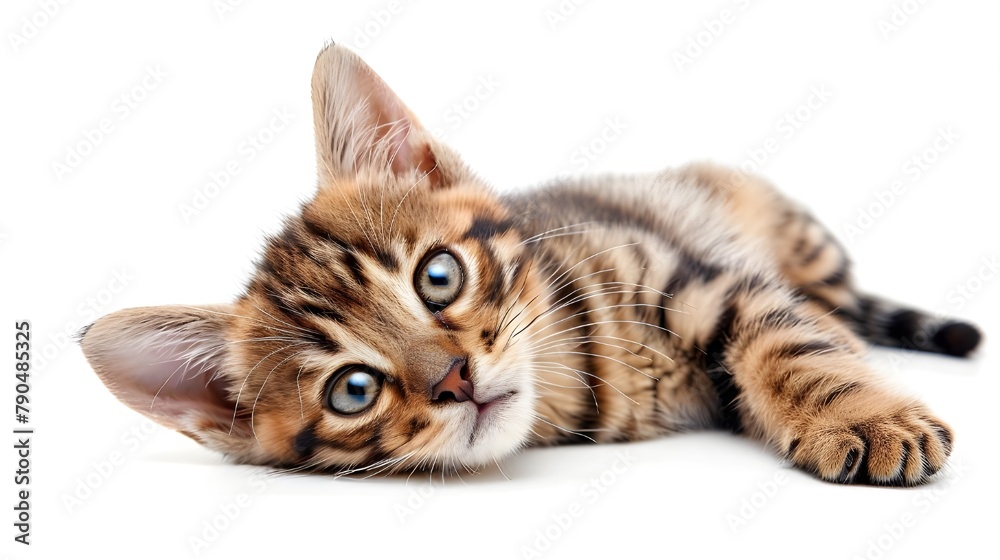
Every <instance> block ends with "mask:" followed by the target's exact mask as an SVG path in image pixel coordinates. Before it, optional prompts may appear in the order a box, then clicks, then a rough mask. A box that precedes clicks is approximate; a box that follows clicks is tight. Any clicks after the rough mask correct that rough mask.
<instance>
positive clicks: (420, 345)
mask: <svg viewBox="0 0 1000 560" xmlns="http://www.w3.org/2000/svg"><path fill="white" fill-rule="evenodd" d="M404 352H405V358H404V365H405V367H406V375H405V379H406V387H407V389H408V390H410V391H411V392H413V393H427V394H430V391H431V387H433V386H434V385H435V384H437V383H438V382H439V381H441V379H442V378H443V377H444V376H445V375H446V374H447V373H448V371H449V370H450V369H451V367H452V365H453V364H454V363H455V360H456V359H460V358H462V357H464V356H465V354H464V353H463V352H462V349H461V347H460V346H459V345H458V343H457V342H456V341H455V340H454V339H452V338H451V337H450V336H448V335H447V334H441V335H437V336H424V337H419V338H416V339H414V340H413V341H412V342H410V343H409V344H408V345H407V346H406V347H405V350H404Z"/></svg>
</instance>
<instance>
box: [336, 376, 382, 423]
mask: <svg viewBox="0 0 1000 560" xmlns="http://www.w3.org/2000/svg"><path fill="white" fill-rule="evenodd" d="M382 381H383V377H382V376H381V375H380V374H378V372H375V371H372V370H369V369H368V368H365V367H362V366H350V367H349V368H348V369H346V370H345V371H343V372H342V373H341V374H340V375H335V376H334V377H333V385H331V387H330V389H329V390H328V394H327V404H328V406H329V407H330V408H331V409H332V410H333V411H334V412H339V413H341V414H357V413H358V412H361V411H363V410H365V409H367V408H368V407H370V406H371V405H372V404H374V403H375V400H376V399H377V398H378V395H379V393H380V392H381V391H382Z"/></svg>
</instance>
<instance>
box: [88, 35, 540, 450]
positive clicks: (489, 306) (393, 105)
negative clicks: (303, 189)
mask: <svg viewBox="0 0 1000 560" xmlns="http://www.w3.org/2000/svg"><path fill="white" fill-rule="evenodd" d="M312 96H313V112H314V121H315V122H314V124H315V131H316V150H317V163H318V169H319V188H318V191H317V193H316V195H315V197H314V198H313V200H311V201H310V202H308V203H307V204H305V205H304V206H303V207H302V210H301V212H300V214H298V215H297V216H294V217H293V218H291V219H289V220H288V222H287V224H286V226H285V228H284V230H283V231H282V232H281V233H280V234H279V235H277V236H275V237H273V238H272V239H270V240H269V242H268V244H267V247H266V249H265V251H264V255H263V257H262V259H261V261H260V263H259V264H258V266H257V270H256V272H255V273H254V275H253V277H252V279H251V280H250V282H249V283H248V286H247V289H246V291H245V293H244V294H243V295H242V296H240V298H239V299H238V300H237V301H236V302H235V304H232V305H213V306H169V307H153V308H138V309H126V310H123V311H119V312H117V313H113V314H111V315H109V316H106V317H104V318H102V319H100V320H98V321H97V322H96V323H95V324H94V325H92V326H91V327H90V328H89V329H87V330H86V331H85V333H84V334H83V337H82V341H81V344H82V346H83V350H84V353H85V354H86V356H87V359H88V360H89V361H90V363H91V365H92V366H93V367H94V369H95V371H96V372H97V373H98V374H99V375H100V377H101V379H102V380H103V381H104V382H105V383H106V384H107V386H108V387H109V388H110V389H111V391H112V392H114V394H115V395H116V396H117V397H118V398H119V399H121V400H122V401H123V402H125V403H126V404H128V405H129V406H130V407H132V408H133V409H135V410H137V411H139V412H141V413H143V414H145V415H147V416H149V417H151V418H153V419H154V420H156V421H158V422H160V423H161V424H164V425H166V426H168V427H170V428H173V429H176V430H178V431H180V432H182V433H184V434H187V435H188V436H191V437H192V438H194V439H195V440H197V441H199V442H201V443H203V444H205V445H207V446H209V447H211V448H214V449H216V450H219V451H222V452H224V453H227V454H229V455H231V456H233V457H234V458H236V459H237V460H242V461H247V462H253V463H263V464H273V465H282V466H302V467H317V468H328V469H335V470H351V469H361V468H372V469H376V470H379V469H381V470H395V469H401V468H405V469H412V468H416V467H421V466H423V467H437V468H454V467H457V466H459V465H467V466H473V467H474V466H477V465H482V464H485V463H491V462H493V461H494V460H497V459H500V458H502V457H504V456H506V455H508V454H510V453H512V452H513V451H515V450H517V449H518V448H519V447H520V446H522V445H523V444H524V443H525V442H526V441H527V440H528V437H529V433H530V430H531V424H532V422H533V414H532V409H533V402H534V399H535V388H534V380H533V377H532V372H531V367H530V366H531V362H530V355H529V351H528V350H527V349H526V346H527V345H524V344H518V343H516V342H515V343H514V344H510V343H509V342H508V341H509V340H510V337H511V335H512V334H513V333H514V332H515V330H514V329H515V328H519V327H520V326H522V325H524V324H525V323H526V321H527V320H530V318H531V316H532V312H531V310H532V309H534V308H536V307H539V306H538V305H536V304H537V303H539V302H538V301H537V299H538V294H539V287H540V282H539V280H540V279H539V277H538V273H537V271H532V269H531V265H530V264H529V261H528V255H527V254H526V252H525V246H524V245H523V244H522V243H521V241H522V240H521V239H520V238H519V236H518V233H517V232H516V230H515V229H514V228H513V227H512V224H511V220H510V216H508V215H507V213H506V211H505V209H504V207H503V206H502V205H501V204H500V203H499V201H498V200H497V199H496V197H495V196H494V195H493V194H492V193H491V191H490V190H489V189H488V188H486V187H485V186H484V185H483V184H482V183H481V182H479V181H478V180H477V179H476V178H475V177H474V176H473V175H472V173H470V172H469V171H468V169H467V168H466V167H465V165H464V164H463V163H462V162H461V161H460V160H459V159H458V157H457V156H456V155H455V154H454V153H453V152H451V151H450V150H449V149H448V148H447V147H446V146H444V145H442V144H440V143H439V142H437V141H436V140H435V139H434V138H433V137H432V136H431V135H430V134H429V132H428V131H427V130H426V129H424V128H423V127H421V126H420V124H419V122H418V121H417V119H416V118H415V117H414V116H413V115H412V114H411V113H410V112H409V110H408V109H407V108H406V107H405V106H404V105H403V103H402V102H401V101H400V100H399V99H398V98H397V97H396V96H395V94H394V93H393V92H392V91H391V90H390V89H389V88H388V87H387V86H386V85H385V83H384V82H382V80H381V79H379V77H378V76H377V75H375V73H374V72H372V70H371V69H370V68H368V66H366V65H365V64H364V63H363V62H362V61H361V60H360V59H359V58H358V57H357V56H355V55H354V54H353V53H351V52H350V51H348V50H346V49H344V48H342V47H339V46H331V47H329V48H327V49H326V50H324V51H323V52H322V53H321V54H320V56H319V58H318V60H317V61H316V67H315V70H314V74H313V81H312ZM515 341H516V337H515Z"/></svg>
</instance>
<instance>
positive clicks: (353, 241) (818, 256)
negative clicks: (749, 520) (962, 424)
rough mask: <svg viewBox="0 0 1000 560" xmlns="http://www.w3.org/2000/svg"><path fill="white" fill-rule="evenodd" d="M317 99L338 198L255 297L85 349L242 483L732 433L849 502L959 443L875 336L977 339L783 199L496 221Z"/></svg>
mask: <svg viewBox="0 0 1000 560" xmlns="http://www.w3.org/2000/svg"><path fill="white" fill-rule="evenodd" d="M313 98H314V105H315V119H316V120H315V123H316V134H317V156H318V163H319V169H320V188H319V191H318V192H317V195H316V197H315V198H314V199H313V200H312V201H310V202H309V203H308V204H306V205H305V206H304V207H303V209H302V212H301V213H300V214H299V215H297V216H295V217H293V218H291V219H289V221H288V223H287V225H286V227H285V229H284V231H283V232H282V233H281V234H280V235H277V236H275V237H274V238H273V239H272V240H271V241H270V242H269V243H268V247H267V249H266V251H265V253H264V255H263V257H262V259H261V263H260V265H259V266H258V269H257V272H256V273H255V275H254V277H253V278H252V279H251V281H250V282H249V284H248V288H247V291H246V293H245V294H243V295H242V296H241V297H240V298H239V299H238V300H237V302H236V303H235V304H234V305H232V306H210V307H201V308H183V307H170V308H149V309H138V310H125V311H122V312H119V313H116V314H112V315H111V316H109V317H106V318H103V319H101V320H100V321H98V322H97V323H96V324H95V325H94V326H93V327H92V328H91V329H90V330H89V331H87V332H86V333H85V335H84V337H83V341H82V342H83V346H84V350H85V352H86V353H87V356H88V358H89V359H90V360H91V363H92V364H93V365H94V368H95V370H97V372H98V373H99V374H100V375H101V377H102V379H104V380H105V382H106V383H108V385H109V387H111V389H112V390H113V391H114V392H115V393H116V394H117V395H118V396H119V398H121V399H122V400H123V401H125V402H126V403H127V404H129V405H130V406H132V407H133V408H136V409H137V410H140V411H141V412H143V413H145V414H147V415H149V416H151V417H153V418H155V419H157V420H158V421H160V422H162V423H164V424H166V425H168V426H170V427H173V428H175V429H178V430H180V431H182V432H184V433H186V434H188V435H190V436H192V437H194V438H195V439H197V440H198V441H201V442H203V443H205V444H206V445H209V446H211V447H213V448H215V449H219V450H221V451H224V452H226V453H228V454H230V455H232V456H234V457H235V458H237V459H239V460H243V461H249V462H255V463H263V464H272V465H281V466H294V467H315V468H320V469H335V470H338V471H354V470H360V469H366V470H375V471H381V470H397V469H413V468H420V467H440V468H456V467H458V466H461V465H466V466H473V467H474V466H477V465H481V464H484V463H488V462H492V461H495V460H499V459H500V458H502V457H504V456H506V455H509V454H510V453H512V452H514V451H516V450H517V449H519V448H521V447H523V446H525V445H531V444H553V443H561V442H569V441H596V442H605V441H625V440H636V439H645V438H649V437H654V436H658V435H662V434H665V433H669V432H672V431H677V430H686V429H692V428H700V427H707V426H712V425H721V426H724V427H727V428H730V429H732V430H734V431H738V432H744V433H746V434H747V435H749V436H751V437H754V438H758V439H763V440H766V441H768V442H770V443H772V444H773V445H774V447H775V448H776V449H777V450H778V451H779V452H781V453H783V454H786V455H787V456H788V458H789V459H790V460H792V461H793V462H794V463H795V464H797V465H799V466H801V467H803V468H805V469H807V470H810V471H812V472H814V473H816V474H818V475H819V476H821V477H822V478H824V479H827V480H833V481H841V482H846V481H871V482H875V483H883V484H913V483H917V482H921V481H923V480H925V479H926V477H927V476H929V475H930V474H932V473H933V472H935V471H936V470H938V469H939V468H940V467H941V466H942V465H943V464H944V462H945V460H946V457H947V455H948V453H949V452H950V448H951V438H952V436H951V432H950V430H949V429H948V428H947V427H946V426H945V425H944V424H943V423H942V422H941V421H939V420H937V419H936V418H935V417H934V416H933V415H931V414H930V413H929V412H928V411H927V410H926V408H925V407H924V406H923V405H921V404H919V403H918V402H916V401H914V400H912V399H908V398H904V397H900V396H898V395H897V394H896V393H894V392H893V391H891V390H889V389H886V388H884V387H883V386H882V385H881V384H880V383H879V382H878V380H877V379H876V378H875V377H874V376H873V375H872V374H871V373H870V372H869V367H868V366H867V365H866V364H865V362H864V361H863V359H862V357H861V351H862V349H863V343H862V342H861V340H860V339H859V338H858V336H857V335H856V334H855V332H856V333H860V334H863V335H864V336H865V338H868V339H870V340H872V341H875V342H879V343H884V344H893V345H909V346H912V347H914V348H918V349H923V350H930V351H938V352H945V353H951V354H956V355H964V354H966V353H967V352H969V351H971V350H972V349H973V348H974V347H975V346H976V344H977V343H978V340H979V335H978V333H977V332H976V331H975V329H974V328H972V327H970V326H968V325H966V324H964V323H948V324H944V325H941V324H935V323H934V322H933V321H931V320H930V319H929V318H928V317H926V316H924V315H922V314H920V313H917V312H913V311H909V310H904V309H899V308H896V307H895V306H892V305H889V304H886V303H883V302H878V301H876V300H874V299H872V298H869V297H866V296H862V295H859V294H858V293H856V292H855V291H854V289H853V287H852V284H851V282H850V278H849V273H848V268H847V260H846V257H845V256H844V254H843V253H842V251H841V249H840V247H839V246H838V245H837V244H836V243H835V242H833V240H832V238H831V236H830V235H829V234H828V233H827V232H826V231H825V230H824V229H823V228H821V227H820V226H818V225H817V224H816V223H815V222H814V221H813V220H812V219H811V218H810V217H809V216H808V214H806V213H805V212H803V211H802V210H800V209H799V208H797V207H796V206H795V205H793V204H792V203H790V202H788V201H787V200H786V199H784V198H783V197H781V196H780V195H779V194H778V193H777V192H776V191H774V190H773V189H772V188H771V187H769V186H768V185H766V184H765V183H763V182H761V181H760V180H758V179H755V178H749V177H744V176H742V175H740V174H734V173H731V172H729V171H725V170H722V169H720V168H717V167H713V166H710V165H693V166H689V167H685V168H682V169H680V170H674V171H667V172H664V173H661V174H656V175H642V176H630V177H616V178H607V177H605V178H594V179H587V180H578V181H569V182H563V183H559V184H553V185H549V186H547V187H544V188H541V189H536V190H528V191H522V192H517V193H514V194H510V195H507V196H506V197H503V198H498V197H497V196H496V195H495V194H493V192H492V191H491V190H490V189H488V188H486V187H485V186H484V185H483V184H482V182H481V181H479V180H478V179H477V178H476V177H475V176H474V175H473V174H472V173H470V172H469V171H468V169H466V168H465V166H464V165H463V164H462V163H461V161H460V160H459V159H458V158H457V156H455V154H454V153H452V152H451V151H450V150H449V149H448V148H447V147H445V146H443V145H441V144H439V143H438V142H437V141H435V140H434V139H433V138H432V137H431V136H430V135H429V134H428V133H427V131H426V130H424V129H422V128H421V127H420V126H419V123H418V121H417V120H416V119H415V117H413V115H412V114H410V113H409V112H408V111H407V110H406V108H405V106H403V105H402V104H401V102H399V100H398V99H396V98H395V96H394V95H393V94H392V92H391V91H389V90H388V88H387V87H386V86H385V85H384V84H383V83H382V82H381V81H380V80H379V79H378V78H377V76H375V75H374V74H373V73H372V72H371V70H370V69H368V68H367V66H364V65H363V63H361V62H360V60H358V59H357V58H356V57H354V56H353V55H352V54H351V53H349V52H347V51H345V50H344V49H342V48H339V47H331V48H329V49H328V50H326V51H324V53H323V54H321V56H320V59H319V60H318V61H317V67H316V73H315V74H314V77H313ZM432 264H433V265H434V267H437V268H432V267H431V265H432ZM456 286H457V287H456ZM452 288H454V289H453V290H452ZM442 290H444V291H443V292H442ZM449 290H451V291H449ZM442 293H443V294H445V295H444V296H441V294H442ZM852 331H853V332H852ZM352 375H356V376H357V377H356V378H351V379H354V380H353V381H350V379H349V376H352ZM347 381H350V382H351V383H356V384H355V385H350V386H349V387H348V386H347V385H344V383H347ZM345 387H346V388H345ZM372 395H374V396H372ZM351 399H354V400H351ZM345 403H346V406H347V407H348V408H346V409H345V408H343V407H344V406H345ZM355 404H356V405H357V406H355Z"/></svg>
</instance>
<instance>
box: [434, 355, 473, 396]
mask: <svg viewBox="0 0 1000 560" xmlns="http://www.w3.org/2000/svg"><path fill="white" fill-rule="evenodd" d="M469 377H470V373H469V368H468V366H467V365H466V361H465V358H456V359H454V360H452V362H451V366H450V367H449V368H448V373H447V374H445V376H444V379H442V380H441V381H438V382H437V384H435V385H434V387H433V388H431V400H432V401H434V402H447V401H448V400H453V401H455V402H465V401H471V400H472V395H473V391H474V390H475V389H474V387H473V386H472V381H470V380H469Z"/></svg>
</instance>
